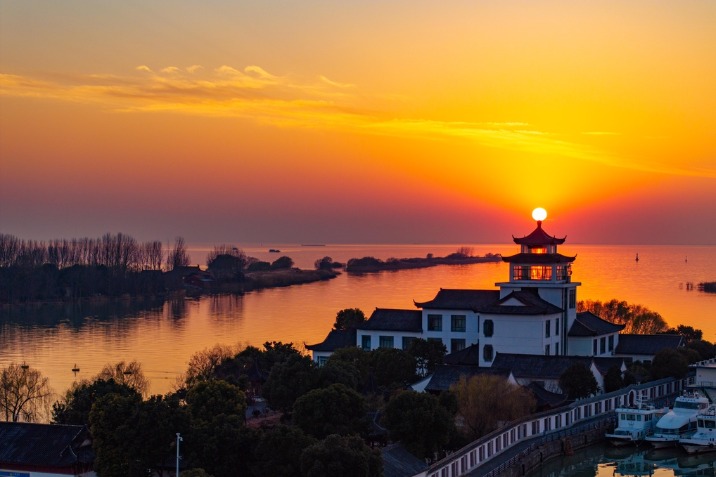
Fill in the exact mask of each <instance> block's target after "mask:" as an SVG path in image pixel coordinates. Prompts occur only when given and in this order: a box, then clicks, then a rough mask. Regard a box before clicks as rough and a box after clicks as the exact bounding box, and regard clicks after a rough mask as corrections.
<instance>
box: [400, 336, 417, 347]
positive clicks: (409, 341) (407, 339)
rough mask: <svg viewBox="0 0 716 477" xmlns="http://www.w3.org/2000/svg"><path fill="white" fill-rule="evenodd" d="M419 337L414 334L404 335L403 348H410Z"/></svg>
mask: <svg viewBox="0 0 716 477" xmlns="http://www.w3.org/2000/svg"><path fill="white" fill-rule="evenodd" d="M416 339H417V338H416V337H414V336H403V349H408V348H410V345H411V344H412V343H413V341H415V340H416Z"/></svg>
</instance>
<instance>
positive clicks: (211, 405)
mask: <svg viewBox="0 0 716 477" xmlns="http://www.w3.org/2000/svg"><path fill="white" fill-rule="evenodd" d="M186 403H187V407H188V409H189V413H190V414H191V416H192V418H194V419H199V420H203V421H206V422H210V421H211V420H212V419H214V417H215V416H220V415H225V416H239V417H241V418H242V419H243V418H244V416H245V412H246V398H245V396H244V393H243V392H241V390H240V389H239V388H238V387H237V386H234V385H233V384H229V383H227V382H226V381H221V380H217V379H211V380H208V381H200V382H198V383H196V384H195V385H194V386H192V387H191V388H189V389H188V390H187V393H186Z"/></svg>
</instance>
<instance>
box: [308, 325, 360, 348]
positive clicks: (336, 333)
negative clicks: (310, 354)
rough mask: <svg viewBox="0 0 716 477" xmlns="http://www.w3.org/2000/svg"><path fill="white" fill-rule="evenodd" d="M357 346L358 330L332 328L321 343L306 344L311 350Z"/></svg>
mask: <svg viewBox="0 0 716 477" xmlns="http://www.w3.org/2000/svg"><path fill="white" fill-rule="evenodd" d="M349 346H356V330H331V331H330V332H329V333H328V336H326V339H324V340H323V341H322V342H320V343H316V344H312V345H306V349H309V350H311V351H335V350H337V349H340V348H347V347H349Z"/></svg>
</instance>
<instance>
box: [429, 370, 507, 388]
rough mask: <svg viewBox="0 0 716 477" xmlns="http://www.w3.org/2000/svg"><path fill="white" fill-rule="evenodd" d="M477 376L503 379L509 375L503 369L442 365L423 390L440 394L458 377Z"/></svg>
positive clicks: (456, 380)
mask: <svg viewBox="0 0 716 477" xmlns="http://www.w3.org/2000/svg"><path fill="white" fill-rule="evenodd" d="M478 374H489V375H493V376H504V377H505V378H506V377H508V376H509V375H510V373H509V371H505V370H503V369H495V368H494V367H492V368H481V367H479V366H451V365H442V366H438V367H437V368H436V369H435V372H434V373H433V375H432V377H431V378H430V382H429V383H428V384H427V386H425V390H426V391H429V392H440V391H447V390H448V389H450V386H452V385H453V384H455V383H456V382H458V380H459V379H460V376H466V377H468V378H469V377H472V376H477V375H478Z"/></svg>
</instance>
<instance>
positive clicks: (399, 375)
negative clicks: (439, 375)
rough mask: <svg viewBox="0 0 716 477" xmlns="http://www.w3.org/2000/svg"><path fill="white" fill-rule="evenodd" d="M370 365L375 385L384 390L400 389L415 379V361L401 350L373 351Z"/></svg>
mask: <svg viewBox="0 0 716 477" xmlns="http://www.w3.org/2000/svg"><path fill="white" fill-rule="evenodd" d="M370 365H371V366H370V367H371V371H372V374H373V377H374V378H375V384H376V385H377V386H379V387H382V388H384V389H395V388H399V389H402V388H403V387H404V386H405V385H406V384H408V383H410V382H412V381H413V380H414V378H415V359H414V358H413V357H412V356H411V355H410V354H408V353H407V352H406V351H403V350H402V349H396V348H378V349H376V350H373V351H371V352H370Z"/></svg>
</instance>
